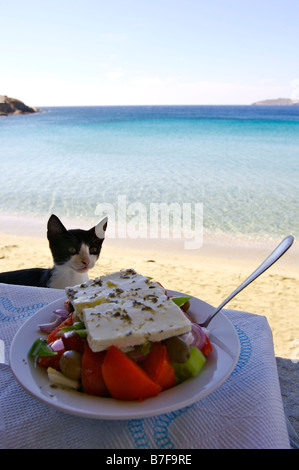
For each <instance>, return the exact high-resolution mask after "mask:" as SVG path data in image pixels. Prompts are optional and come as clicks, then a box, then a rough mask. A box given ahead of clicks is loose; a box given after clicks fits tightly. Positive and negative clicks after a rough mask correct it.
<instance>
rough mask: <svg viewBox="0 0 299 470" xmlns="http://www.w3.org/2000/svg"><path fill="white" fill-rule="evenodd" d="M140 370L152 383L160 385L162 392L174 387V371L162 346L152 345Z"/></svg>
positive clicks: (165, 349) (160, 344)
mask: <svg viewBox="0 0 299 470" xmlns="http://www.w3.org/2000/svg"><path fill="white" fill-rule="evenodd" d="M142 368H143V369H144V370H145V372H146V373H147V374H148V375H149V376H150V377H151V378H152V379H153V381H154V382H156V383H157V384H159V385H160V387H161V388H162V390H166V389H167V388H170V387H173V386H174V385H176V377H175V373H174V369H173V367H172V365H171V362H170V360H169V357H168V353H167V348H166V346H165V345H164V344H162V343H152V346H151V350H150V352H149V354H148V355H147V356H146V358H145V360H144V361H143V362H142Z"/></svg>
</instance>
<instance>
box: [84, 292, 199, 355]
mask: <svg viewBox="0 0 299 470" xmlns="http://www.w3.org/2000/svg"><path fill="white" fill-rule="evenodd" d="M83 318H84V323H85V326H86V329H87V340H88V344H89V346H90V348H91V349H92V351H94V352H99V351H103V350H105V349H107V348H108V347H109V346H111V345H112V344H113V345H114V346H117V347H118V348H119V349H121V350H124V351H125V350H127V349H128V348H130V347H133V346H137V345H140V344H143V343H145V342H147V341H162V340H163V339H166V338H169V337H171V336H178V335H181V334H183V333H187V332H189V331H190V330H191V322H190V321H189V320H188V319H187V318H186V316H185V315H184V314H183V312H182V310H181V309H180V308H179V307H178V306H177V305H175V303H174V302H173V301H172V300H171V299H170V298H168V297H167V296H166V295H165V294H164V293H163V294H161V293H160V294H159V295H157V296H156V295H154V294H151V293H149V290H146V291H145V290H142V291H141V292H139V293H138V297H137V296H134V295H130V294H128V295H127V296H126V297H124V298H122V299H120V300H119V301H118V302H117V303H102V304H100V305H96V306H95V307H93V308H84V309H83Z"/></svg>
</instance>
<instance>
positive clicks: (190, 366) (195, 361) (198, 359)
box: [171, 346, 206, 383]
mask: <svg viewBox="0 0 299 470" xmlns="http://www.w3.org/2000/svg"><path fill="white" fill-rule="evenodd" d="M205 362H206V358H205V356H204V355H203V353H202V352H201V351H200V350H199V349H197V348H196V347H194V346H190V357H189V359H188V360H187V361H186V362H183V363H179V362H172V363H171V364H172V366H173V368H174V373H175V376H176V379H177V381H178V382H179V383H180V382H184V380H187V379H190V377H194V376H195V375H197V374H198V373H199V372H200V370H201V369H202V367H203V366H204V364H205Z"/></svg>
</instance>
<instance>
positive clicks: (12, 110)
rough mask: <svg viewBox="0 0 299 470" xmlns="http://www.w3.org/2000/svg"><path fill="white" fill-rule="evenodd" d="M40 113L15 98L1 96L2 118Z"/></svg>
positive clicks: (0, 108)
mask: <svg viewBox="0 0 299 470" xmlns="http://www.w3.org/2000/svg"><path fill="white" fill-rule="evenodd" d="M38 112H40V110H39V109H37V108H32V107H31V106H27V105H26V104H24V103H23V102H22V101H20V100H17V99H15V98H8V96H0V116H7V115H8V114H28V113H38Z"/></svg>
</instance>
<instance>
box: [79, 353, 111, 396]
mask: <svg viewBox="0 0 299 470" xmlns="http://www.w3.org/2000/svg"><path fill="white" fill-rule="evenodd" d="M105 355H106V351H101V352H97V353H95V352H93V351H92V350H91V349H90V347H89V346H88V344H86V346H85V349H84V353H83V356H82V363H81V382H82V387H83V390H84V392H85V393H87V394H88V395H95V396H99V397H104V396H107V395H109V392H108V390H107V387H106V385H105V382H104V380H103V374H102V364H103V361H104V358H105Z"/></svg>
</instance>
